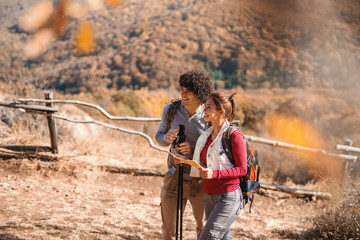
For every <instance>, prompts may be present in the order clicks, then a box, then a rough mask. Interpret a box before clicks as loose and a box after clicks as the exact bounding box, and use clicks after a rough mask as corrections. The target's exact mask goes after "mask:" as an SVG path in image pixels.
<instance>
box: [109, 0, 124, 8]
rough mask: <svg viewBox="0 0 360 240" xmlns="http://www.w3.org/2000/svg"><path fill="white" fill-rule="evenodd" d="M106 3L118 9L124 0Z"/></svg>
mask: <svg viewBox="0 0 360 240" xmlns="http://www.w3.org/2000/svg"><path fill="white" fill-rule="evenodd" d="M105 2H106V3H107V4H109V5H110V6H113V7H117V6H119V5H121V4H122V0H105Z"/></svg>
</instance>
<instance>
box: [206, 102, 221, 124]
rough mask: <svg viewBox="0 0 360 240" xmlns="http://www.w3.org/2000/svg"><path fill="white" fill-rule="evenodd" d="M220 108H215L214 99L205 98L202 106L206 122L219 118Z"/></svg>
mask: <svg viewBox="0 0 360 240" xmlns="http://www.w3.org/2000/svg"><path fill="white" fill-rule="evenodd" d="M222 112H223V111H222V110H217V109H216V106H215V103H214V100H213V99H212V98H208V100H206V104H205V108H204V120H205V121H207V122H212V123H213V122H216V121H218V120H219V119H220V117H221V115H222Z"/></svg>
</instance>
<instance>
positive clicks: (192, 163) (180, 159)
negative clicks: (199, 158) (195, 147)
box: [169, 152, 203, 169]
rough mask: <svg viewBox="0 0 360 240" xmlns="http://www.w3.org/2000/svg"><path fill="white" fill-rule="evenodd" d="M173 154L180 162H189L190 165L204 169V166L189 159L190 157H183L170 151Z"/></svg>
mask: <svg viewBox="0 0 360 240" xmlns="http://www.w3.org/2000/svg"><path fill="white" fill-rule="evenodd" d="M169 153H170V154H171V156H173V158H176V159H177V160H179V161H180V163H185V164H189V165H190V166H193V167H196V168H197V169H202V168H203V167H202V166H200V165H199V164H198V163H197V162H195V161H193V160H189V159H183V158H181V157H178V156H176V155H175V154H173V153H171V152H169Z"/></svg>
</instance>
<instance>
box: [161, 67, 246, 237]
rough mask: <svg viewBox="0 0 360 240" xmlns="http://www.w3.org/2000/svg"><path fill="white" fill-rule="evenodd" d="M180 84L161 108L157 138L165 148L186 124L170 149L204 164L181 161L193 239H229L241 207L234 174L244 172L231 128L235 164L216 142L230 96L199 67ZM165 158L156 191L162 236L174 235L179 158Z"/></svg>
mask: <svg viewBox="0 0 360 240" xmlns="http://www.w3.org/2000/svg"><path fill="white" fill-rule="evenodd" d="M179 85H180V88H181V91H180V95H181V101H179V102H174V103H171V104H168V105H167V106H165V108H164V110H163V113H162V116H161V123H160V125H159V129H158V131H157V133H156V141H157V142H158V143H159V144H160V145H162V146H169V145H170V144H171V143H173V142H174V141H175V140H176V139H177V137H178V136H177V134H178V132H179V124H182V125H184V126H185V142H183V143H180V144H177V145H174V144H172V145H171V147H170V152H172V153H174V154H179V155H180V154H181V157H182V158H186V159H192V160H194V161H196V162H198V163H199V164H200V165H202V166H204V168H203V170H201V171H200V170H198V169H196V168H194V167H191V166H190V165H186V164H184V165H183V176H182V179H183V204H182V206H183V209H184V208H185V206H186V203H187V201H188V200H189V201H190V203H191V205H192V211H193V215H194V218H195V221H196V233H197V238H198V239H201V240H205V239H231V234H230V225H231V224H232V223H233V222H234V221H235V219H236V218H237V216H238V215H239V214H240V211H241V209H242V208H243V206H242V192H241V189H240V188H239V177H240V176H245V175H246V172H247V166H246V156H247V153H246V144H245V139H244V135H243V134H242V133H241V132H240V131H238V130H236V131H234V133H233V134H232V137H231V145H232V149H233V155H234V156H233V157H234V161H235V164H232V163H231V162H230V160H229V159H228V158H227V156H226V154H224V150H223V148H222V145H221V139H222V134H223V133H224V132H225V131H226V129H227V128H228V127H229V125H230V123H231V122H232V121H233V120H234V117H235V110H236V104H235V100H234V94H233V95H231V96H230V97H227V96H225V95H224V94H222V93H219V92H214V91H213V80H212V78H211V75H210V74H208V73H206V72H204V71H200V70H193V71H189V72H186V73H184V74H182V75H181V76H180V79H179ZM167 161H168V171H167V173H166V174H165V177H164V183H163V186H162V188H161V194H160V195H161V196H160V197H161V218H162V224H163V225H162V232H163V239H165V240H168V239H173V238H174V236H175V225H176V217H177V207H178V206H177V203H178V198H177V197H178V189H177V187H178V174H179V170H178V169H179V167H178V166H179V165H178V162H177V161H176V160H174V159H173V157H172V156H171V155H169V156H168V160H167ZM204 212H205V216H206V220H207V221H206V224H205V226H203V216H204Z"/></svg>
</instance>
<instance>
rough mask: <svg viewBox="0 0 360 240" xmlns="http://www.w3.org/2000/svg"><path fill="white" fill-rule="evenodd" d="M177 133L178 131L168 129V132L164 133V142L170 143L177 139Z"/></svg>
mask: <svg viewBox="0 0 360 240" xmlns="http://www.w3.org/2000/svg"><path fill="white" fill-rule="evenodd" d="M178 132H179V129H176V130H172V129H169V131H168V132H167V133H166V136H165V140H166V142H168V143H172V142H173V141H174V140H175V139H176V138H177V134H178Z"/></svg>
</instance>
